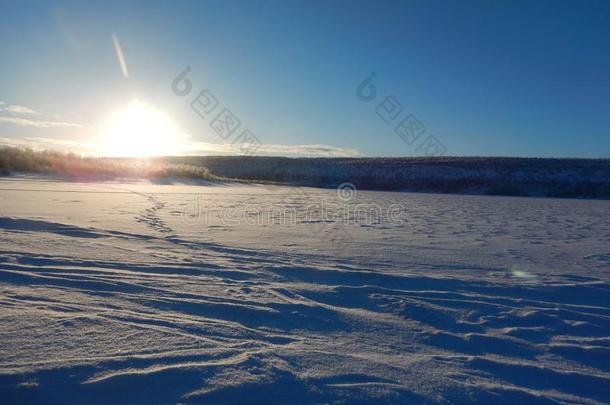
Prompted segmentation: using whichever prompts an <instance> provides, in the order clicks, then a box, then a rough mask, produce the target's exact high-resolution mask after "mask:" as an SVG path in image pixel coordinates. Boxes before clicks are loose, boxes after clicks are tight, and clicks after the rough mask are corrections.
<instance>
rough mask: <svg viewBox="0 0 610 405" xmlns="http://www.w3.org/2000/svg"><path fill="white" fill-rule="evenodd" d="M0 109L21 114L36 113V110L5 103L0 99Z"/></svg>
mask: <svg viewBox="0 0 610 405" xmlns="http://www.w3.org/2000/svg"><path fill="white" fill-rule="evenodd" d="M0 111H3V112H8V113H12V114H22V115H30V114H36V111H34V110H32V109H31V108H28V107H24V106H22V105H17V104H7V103H5V102H3V101H0Z"/></svg>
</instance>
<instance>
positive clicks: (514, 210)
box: [0, 178, 610, 404]
mask: <svg viewBox="0 0 610 405" xmlns="http://www.w3.org/2000/svg"><path fill="white" fill-rule="evenodd" d="M303 190H306V191H305V192H301V194H294V189H291V188H286V187H258V186H235V187H233V186H227V185H223V186H209V187H200V186H199V187H198V186H186V185H163V186H161V185H149V184H142V183H135V184H106V183H104V184H81V183H64V182H59V181H57V182H54V181H48V180H46V181H43V180H41V179H35V178H34V179H32V178H23V179H20V178H9V179H5V180H2V181H0V398H2V399H1V400H0V402H2V403H7V404H9V403H10V404H19V403H61V404H69V403H100V404H102V403H103V404H107V403H129V404H134V403H159V404H166V403H167V404H177V403H181V404H219V403H247V404H252V403H282V404H283V403H295V404H296V403H303V404H322V403H333V404H334V403H337V404H339V403H346V404H353V403H468V402H480V403H489V402H492V401H493V402H497V403H509V402H510V403H514V402H519V403H545V404H546V403H607V402H608V401H609V399H610V281H609V278H608V270H610V215H608V214H610V203H609V202H604V201H577V200H543V199H526V198H499V197H466V196H447V195H415V194H407V193H366V192H361V193H359V197H358V198H361V199H363V200H362V201H377V202H378V203H379V204H390V203H391V202H392V201H395V200H397V199H398V200H403V201H404V203H405V205H406V206H408V207H409V209H410V215H411V217H410V220H409V221H408V222H407V223H406V224H402V225H395V224H388V223H380V224H374V225H370V226H361V225H359V224H351V225H350V226H347V227H346V228H347V229H346V232H347V233H348V234H349V235H350V238H351V239H352V241H353V242H354V244H352V245H350V246H351V247H352V248H351V250H350V248H349V247H348V248H345V246H341V249H339V250H337V249H335V248H336V246H334V244H333V243H334V242H333V241H335V242H336V240H337V232H336V229H335V231H333V230H332V229H330V228H332V227H327V226H325V225H324V224H322V225H320V224H316V223H315V221H301V222H300V223H299V224H296V225H294V226H280V225H273V224H265V225H259V226H250V225H245V224H243V223H241V224H233V223H231V224H227V223H225V222H222V221H218V222H212V223H205V224H202V223H199V224H197V223H195V224H193V223H185V221H183V218H181V215H180V213H182V212H183V211H185V210H188V209H189V208H188V207H189V202H190V201H192V198H193V196H194V195H196V194H199V195H203V194H205V195H206V201H213V202H214V204H215V205H214V206H218V205H223V206H225V207H239V206H240V204H243V203H244V201H253V202H254V203H255V204H259V205H260V204H262V203H263V202H266V203H269V202H271V203H278V202H281V203H282V204H292V205H293V206H295V207H299V206H301V207H302V206H304V205H305V203H306V200H307V199H311V200H314V201H315V200H316V199H317V198H319V197H320V196H325V197H328V198H329V199H330V198H332V197H333V193H334V192H333V191H326V190H313V189H303ZM206 193H207V194H206ZM287 196H288V197H287ZM386 200H387V201H386ZM316 227H317V228H316ZM354 246H355V247H354Z"/></svg>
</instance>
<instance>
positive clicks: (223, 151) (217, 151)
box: [0, 137, 362, 157]
mask: <svg viewBox="0 0 610 405" xmlns="http://www.w3.org/2000/svg"><path fill="white" fill-rule="evenodd" d="M0 144H1V145H10V146H22V147H28V148H32V149H37V150H42V149H61V150H68V151H71V152H76V153H81V154H85V155H97V154H99V150H100V148H99V145H97V144H96V143H95V142H94V141H71V140H65V139H57V138H44V137H28V138H2V137H0ZM181 154H183V155H239V154H240V153H239V150H238V149H237V148H236V147H235V145H231V144H218V143H208V142H194V141H193V142H187V143H186V144H184V147H183V148H182V151H181ZM256 155H263V156H304V157H358V156H362V153H360V151H358V150H356V149H346V148H339V147H336V146H330V145H261V146H260V148H259V149H258V150H257V151H256Z"/></svg>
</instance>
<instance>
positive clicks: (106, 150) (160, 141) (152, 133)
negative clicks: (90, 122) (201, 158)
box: [100, 101, 182, 157]
mask: <svg viewBox="0 0 610 405" xmlns="http://www.w3.org/2000/svg"><path fill="white" fill-rule="evenodd" d="M101 135H102V139H101V145H100V149H101V150H100V152H101V153H102V154H103V155H104V156H114V157H152V156H165V155H174V154H177V153H179V152H180V147H181V141H182V135H181V133H180V131H179V130H178V128H177V127H176V126H175V125H174V123H173V122H172V120H171V119H170V118H169V117H168V116H167V114H165V113H163V112H161V111H159V110H157V109H155V108H153V107H150V106H148V105H146V104H144V103H142V102H140V101H133V102H132V103H131V104H130V105H129V106H127V107H126V108H124V109H121V110H118V111H115V112H114V113H112V114H111V115H110V116H109V117H108V119H107V120H106V122H105V123H104V124H103V126H102V133H101Z"/></svg>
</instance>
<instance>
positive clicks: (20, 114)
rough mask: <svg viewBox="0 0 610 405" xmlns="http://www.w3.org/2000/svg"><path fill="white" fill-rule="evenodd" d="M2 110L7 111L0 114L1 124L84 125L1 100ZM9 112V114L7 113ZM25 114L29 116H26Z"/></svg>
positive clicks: (0, 107) (51, 126) (44, 126)
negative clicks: (60, 119)
mask: <svg viewBox="0 0 610 405" xmlns="http://www.w3.org/2000/svg"><path fill="white" fill-rule="evenodd" d="M0 112H1V113H5V114H3V115H1V116H0V124H12V125H18V126H21V127H35V128H82V127H83V125H81V124H78V123H75V122H66V121H57V120H50V119H48V118H45V116H44V114H41V113H39V112H38V111H36V110H33V109H31V108H29V107H25V106H23V105H18V104H9V103H7V102H4V101H0ZM7 114H8V115H7ZM24 116H27V118H26V117H24Z"/></svg>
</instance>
